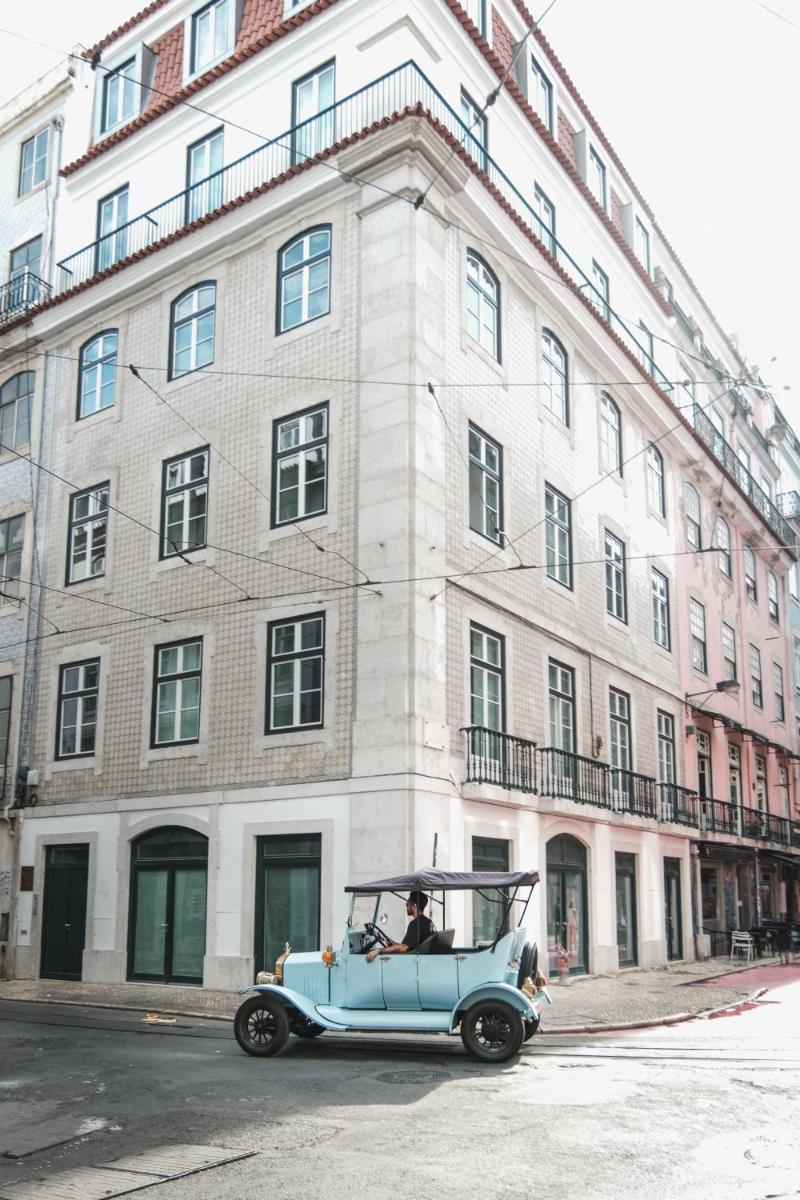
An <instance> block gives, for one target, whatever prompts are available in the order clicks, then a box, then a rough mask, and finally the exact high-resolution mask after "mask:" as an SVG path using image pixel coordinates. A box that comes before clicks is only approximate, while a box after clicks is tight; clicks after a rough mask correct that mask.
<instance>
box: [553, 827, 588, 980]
mask: <svg viewBox="0 0 800 1200" xmlns="http://www.w3.org/2000/svg"><path fill="white" fill-rule="evenodd" d="M588 928H589V911H588V901H587V895H586V847H585V846H583V845H582V844H581V843H580V842H579V841H578V840H577V838H574V837H570V836H569V834H567V833H561V834H559V835H558V836H557V837H554V838H551V839H550V841H549V842H548V843H547V949H548V954H549V958H550V973H551V974H552V975H556V974H558V971H559V955H560V951H561V949H562V948H566V949H567V950H568V951H569V971H570V974H571V975H583V974H585V973H586V971H588V969H589V958H588V940H589V939H588V936H587V934H588Z"/></svg>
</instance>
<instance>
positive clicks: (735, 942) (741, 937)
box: [730, 929, 753, 962]
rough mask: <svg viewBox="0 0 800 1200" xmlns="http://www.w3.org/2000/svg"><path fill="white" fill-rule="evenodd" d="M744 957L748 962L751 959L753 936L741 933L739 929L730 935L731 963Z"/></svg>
mask: <svg viewBox="0 0 800 1200" xmlns="http://www.w3.org/2000/svg"><path fill="white" fill-rule="evenodd" d="M742 956H743V957H744V958H746V959H747V961H748V962H751V961H752V958H753V936H752V934H750V933H743V932H742V931H741V930H740V929H734V930H733V932H732V933H731V958H730V961H731V962H733V960H734V958H736V957H742Z"/></svg>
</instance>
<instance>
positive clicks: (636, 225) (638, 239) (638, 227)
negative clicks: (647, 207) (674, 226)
mask: <svg viewBox="0 0 800 1200" xmlns="http://www.w3.org/2000/svg"><path fill="white" fill-rule="evenodd" d="M642 247H644V256H642ZM633 252H634V254H635V255H636V257H637V258H638V260H639V262H640V263H641V264H642V266H643V267H644V269H645V271H646V272H647V274H648V275H652V271H653V269H652V265H651V256H650V233H649V231H648V229H647V226H646V225H645V224H644V222H643V221H641V220H640V218H639V217H634V220H633Z"/></svg>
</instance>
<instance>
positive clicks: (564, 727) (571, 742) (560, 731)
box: [547, 658, 578, 777]
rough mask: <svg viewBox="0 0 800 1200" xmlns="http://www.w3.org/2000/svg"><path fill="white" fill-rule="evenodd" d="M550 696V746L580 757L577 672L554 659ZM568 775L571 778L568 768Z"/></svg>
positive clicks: (549, 671)
mask: <svg viewBox="0 0 800 1200" xmlns="http://www.w3.org/2000/svg"><path fill="white" fill-rule="evenodd" d="M547 695H548V727H549V733H550V746H551V747H552V748H553V749H555V750H561V751H563V752H564V753H565V754H576V753H577V745H578V731H577V728H576V707H575V671H574V670H573V668H572V667H568V666H567V665H566V663H562V662H558V661H557V660H556V659H554V658H551V659H548V662H547ZM565 718H566V719H565ZM564 743H568V744H566V745H565V744H564ZM564 774H565V775H567V777H571V775H570V772H569V767H566V765H565V769H564Z"/></svg>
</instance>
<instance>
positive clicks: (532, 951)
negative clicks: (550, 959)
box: [517, 942, 539, 988]
mask: <svg viewBox="0 0 800 1200" xmlns="http://www.w3.org/2000/svg"><path fill="white" fill-rule="evenodd" d="M538 969H539V947H538V946H537V945H536V942H526V943H525V945H524V946H523V947H522V954H521V955H520V959H519V973H518V975H517V987H518V988H521V987H522V985H523V983H524V982H525V980H526V979H527V978H528V976H530V977H531V979H532V980H533V982H534V983H535V982H536V972H537V970H538Z"/></svg>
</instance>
